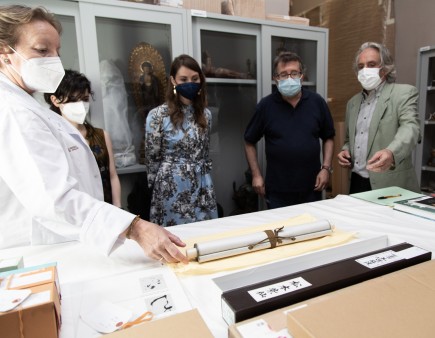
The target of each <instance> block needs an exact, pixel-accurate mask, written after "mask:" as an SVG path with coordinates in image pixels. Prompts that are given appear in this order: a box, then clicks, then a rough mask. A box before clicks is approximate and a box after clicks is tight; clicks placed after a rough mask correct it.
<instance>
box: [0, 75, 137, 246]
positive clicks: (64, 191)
mask: <svg viewBox="0 0 435 338" xmlns="http://www.w3.org/2000/svg"><path fill="white" fill-rule="evenodd" d="M133 218H134V215H132V214H131V213H128V212H126V211H124V210H122V209H119V208H117V207H115V206H113V205H111V204H107V203H105V202H103V188H102V184H101V176H100V172H99V169H98V166H97V164H96V161H95V158H94V155H93V154H92V152H91V150H90V149H89V146H88V145H87V143H86V141H85V140H84V138H83V137H82V136H81V134H80V133H79V132H78V131H77V130H76V129H75V128H74V127H73V126H72V125H71V124H70V123H68V122H67V121H66V120H65V119H63V118H62V117H61V116H59V115H57V114H56V113H54V112H52V111H50V110H49V109H47V108H45V107H42V106H41V105H40V104H39V103H38V102H37V101H36V100H35V99H34V98H33V97H32V96H31V95H29V94H28V93H26V92H25V91H23V90H22V89H21V88H19V87H18V86H16V85H15V84H13V83H12V82H11V81H10V80H9V79H8V78H7V77H6V76H5V75H3V74H2V73H0V248H6V247H12V246H18V245H26V244H27V245H28V244H51V243H58V242H65V241H72V240H80V241H82V242H84V243H88V244H90V245H92V246H94V247H96V248H98V249H99V250H100V251H102V252H104V253H105V254H109V253H110V252H111V250H113V249H114V248H115V247H116V246H117V245H119V244H121V243H122V239H119V238H118V237H119V234H120V233H122V232H123V231H124V230H125V229H126V228H127V227H128V225H129V224H130V223H131V221H132V219H133Z"/></svg>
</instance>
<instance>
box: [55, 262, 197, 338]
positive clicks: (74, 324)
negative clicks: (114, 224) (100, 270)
mask: <svg viewBox="0 0 435 338" xmlns="http://www.w3.org/2000/svg"><path fill="white" fill-rule="evenodd" d="M103 301H106V302H110V303H112V304H115V305H116V306H119V307H122V308H125V309H128V310H129V311H131V313H132V316H131V319H130V321H133V320H135V319H136V318H138V317H139V316H141V315H142V314H144V313H145V312H147V311H150V312H152V313H153V316H154V317H153V319H158V318H163V317H166V316H170V315H173V314H176V313H179V312H184V311H187V310H191V309H192V306H191V305H190V302H189V300H188V299H187V297H186V295H185V293H184V290H183V289H182V287H181V285H180V283H179V281H178V278H177V277H176V275H175V274H174V272H173V271H172V270H171V269H170V268H168V267H159V268H155V269H146V270H140V271H133V272H127V273H123V274H119V275H115V276H110V277H106V278H100V279H95V280H90V281H86V282H80V283H70V284H64V285H62V330H61V338H84V337H86V338H91V337H92V338H93V337H100V336H101V334H100V333H98V331H97V330H95V329H94V328H92V327H91V326H90V325H89V324H88V323H86V322H85V321H84V320H83V319H82V318H81V317H80V315H81V314H84V313H87V312H90V311H92V310H93V309H95V307H96V306H97V305H98V304H99V303H101V302H103ZM64 310H65V311H64Z"/></svg>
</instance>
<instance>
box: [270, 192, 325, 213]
mask: <svg viewBox="0 0 435 338" xmlns="http://www.w3.org/2000/svg"><path fill="white" fill-rule="evenodd" d="M321 199H322V192H321V191H297V192H274V191H269V192H267V193H266V204H267V208H268V209H276V208H282V207H288V206H290V205H295V204H301V203H308V202H315V201H320V200H321Z"/></svg>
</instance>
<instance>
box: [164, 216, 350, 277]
mask: <svg viewBox="0 0 435 338" xmlns="http://www.w3.org/2000/svg"><path fill="white" fill-rule="evenodd" d="M314 221H317V219H316V218H315V217H313V216H311V215H308V214H302V215H299V216H297V217H292V218H287V219H284V220H280V221H275V222H271V223H266V224H263V225H260V226H255V227H251V228H245V229H239V230H235V231H229V232H224V233H219V234H215V235H211V236H203V237H196V238H191V239H189V240H186V241H185V243H186V249H190V248H193V245H194V244H195V243H199V242H205V241H212V240H216V239H222V238H226V237H235V236H241V235H246V234H249V233H253V232H259V231H264V230H273V229H276V228H279V227H282V226H292V225H300V224H304V223H310V222H314ZM354 237H355V233H348V232H343V231H340V230H339V229H335V230H334V232H333V234H332V235H330V236H325V237H321V238H318V239H312V240H308V241H303V242H298V243H294V244H288V245H283V246H279V247H276V248H274V249H265V250H260V251H255V252H250V253H247V254H243V255H239V256H233V257H227V258H223V259H219V260H215V261H210V262H205V263H198V262H190V263H189V264H187V265H185V264H181V263H177V264H168V265H169V266H170V267H172V269H173V270H174V272H175V273H176V274H177V275H178V276H193V275H204V274H211V273H216V272H220V271H229V270H235V269H242V268H247V267H250V266H253V265H261V264H266V263H269V262H273V261H277V260H280V259H284V258H288V257H292V256H297V255H300V254H303V253H308V252H312V251H317V250H320V249H324V248H328V247H334V246H338V245H341V244H344V243H346V242H349V241H350V240H352V239H353V238H354Z"/></svg>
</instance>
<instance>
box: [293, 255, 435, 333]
mask: <svg viewBox="0 0 435 338" xmlns="http://www.w3.org/2000/svg"><path fill="white" fill-rule="evenodd" d="M434 304H435V261H433V260H432V261H429V262H426V263H422V264H418V265H416V266H413V267H410V268H406V269H403V270H401V271H397V272H394V273H391V274H388V275H385V276H382V277H379V278H376V279H372V280H370V281H366V282H364V283H361V284H357V285H353V286H351V287H349V288H346V289H342V290H338V291H335V292H332V293H329V294H326V295H323V296H320V297H317V298H313V299H310V300H308V301H306V302H304V303H303V304H300V306H295V309H294V310H293V311H290V312H288V314H287V325H288V330H289V332H290V334H292V336H293V337H298V338H299V337H337V338H339V337H353V338H358V337H370V338H378V337H379V338H384V337H395V338H400V337H404V338H405V337H406V338H408V337H433V336H434V332H435V321H434V319H433V314H434V311H433V309H434Z"/></svg>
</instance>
